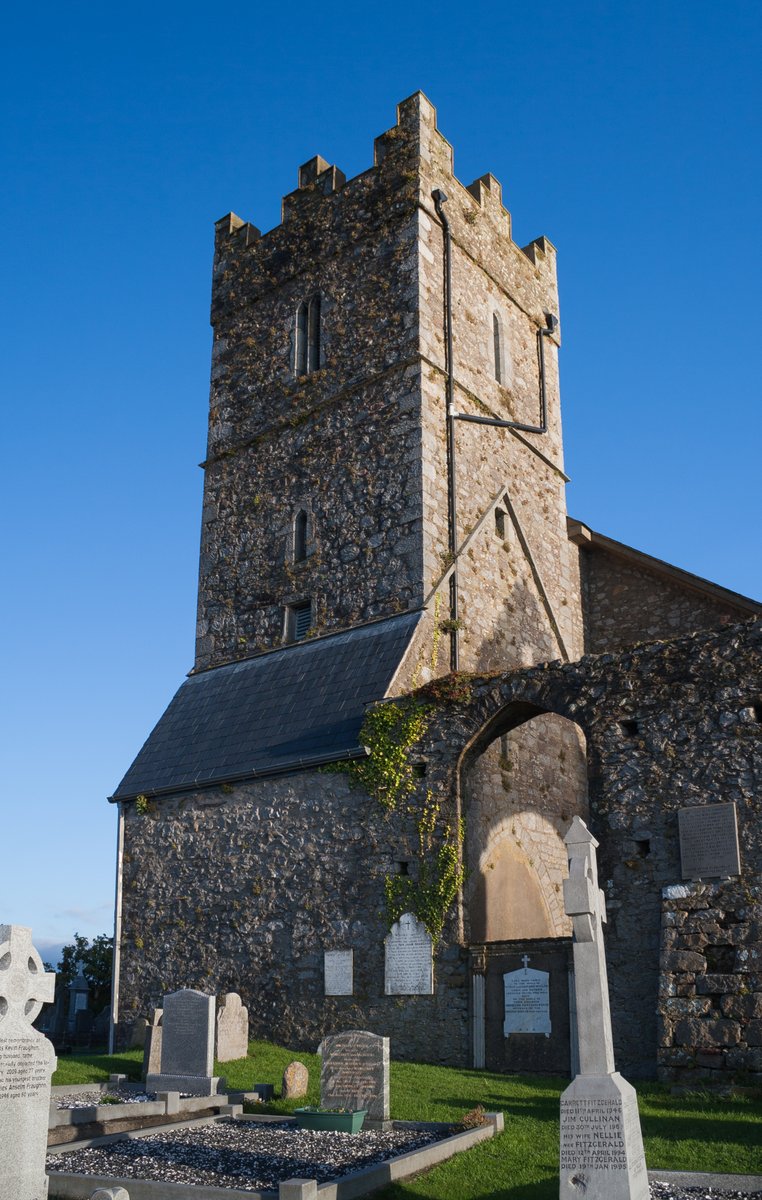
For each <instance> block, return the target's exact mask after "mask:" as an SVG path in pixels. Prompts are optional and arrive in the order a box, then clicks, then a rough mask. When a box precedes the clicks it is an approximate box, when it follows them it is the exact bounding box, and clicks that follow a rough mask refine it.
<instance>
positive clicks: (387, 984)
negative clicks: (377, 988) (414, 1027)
mask: <svg viewBox="0 0 762 1200" xmlns="http://www.w3.org/2000/svg"><path fill="white" fill-rule="evenodd" d="M384 950H385V960H384V993H385V994H386V995H387V996H430V995H431V994H432V993H433V991H434V970H433V965H432V955H431V938H430V937H429V934H428V931H427V930H426V926H425V925H423V924H422V923H421V922H420V921H419V920H418V918H417V917H416V916H415V914H414V913H403V914H402V916H401V917H400V919H399V921H395V923H394V924H393V925H392V927H391V929H390V931H389V933H388V934H387V936H386V937H385V938H384Z"/></svg>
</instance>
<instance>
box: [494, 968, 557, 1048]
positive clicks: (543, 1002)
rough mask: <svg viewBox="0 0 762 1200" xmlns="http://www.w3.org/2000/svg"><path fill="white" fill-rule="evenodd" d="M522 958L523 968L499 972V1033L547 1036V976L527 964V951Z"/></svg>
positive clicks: (548, 1023) (548, 1034)
mask: <svg viewBox="0 0 762 1200" xmlns="http://www.w3.org/2000/svg"><path fill="white" fill-rule="evenodd" d="M522 961H523V963H524V967H523V970H521V971H508V972H507V973H506V974H505V975H503V995H504V1004H505V1012H504V1018H503V1034H504V1036H505V1037H510V1036H511V1034H512V1033H544V1034H545V1037H550V1035H551V1032H552V1030H551V1024H550V975H549V973H548V972H547V971H535V970H534V968H533V967H530V966H528V965H527V964H528V962H529V955H528V954H525V955H524V958H523V960H522Z"/></svg>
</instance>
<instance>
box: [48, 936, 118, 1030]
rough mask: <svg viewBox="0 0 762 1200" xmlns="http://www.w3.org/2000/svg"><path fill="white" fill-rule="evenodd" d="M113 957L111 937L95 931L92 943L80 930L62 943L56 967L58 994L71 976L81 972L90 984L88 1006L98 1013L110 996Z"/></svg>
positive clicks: (67, 984)
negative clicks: (65, 944) (96, 934)
mask: <svg viewBox="0 0 762 1200" xmlns="http://www.w3.org/2000/svg"><path fill="white" fill-rule="evenodd" d="M113 957H114V939H113V938H112V937H108V936H107V935H106V934H105V933H100V934H98V936H97V937H95V938H93V940H92V942H91V941H90V940H89V939H88V938H86V937H83V936H82V935H81V934H79V933H75V934H74V941H73V942H71V943H70V944H69V945H68V946H64V948H63V950H62V951H61V959H60V961H59V963H58V966H57V968H56V974H57V975H58V980H57V983H56V992H57V993H58V994H59V995H60V994H61V992H62V991H63V989H64V988H67V987H68V986H69V984H70V983H71V982H72V980H73V979H76V977H77V975H78V974H79V968H80V966H81V967H82V974H83V975H84V977H85V979H86V980H87V982H88V984H89V985H90V1001H89V1007H90V1010H91V1011H92V1012H95V1013H98V1012H100V1011H101V1009H102V1008H104V1007H105V1006H106V1005H107V1004H108V1003H109V1001H110V999H111V965H112V962H113Z"/></svg>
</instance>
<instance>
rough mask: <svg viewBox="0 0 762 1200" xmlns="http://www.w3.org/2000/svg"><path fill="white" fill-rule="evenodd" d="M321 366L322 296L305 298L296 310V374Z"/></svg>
mask: <svg viewBox="0 0 762 1200" xmlns="http://www.w3.org/2000/svg"><path fill="white" fill-rule="evenodd" d="M319 367H320V297H319V296H312V297H311V299H309V300H303V301H302V303H301V304H300V305H299V307H298V308H297V310H296V334H295V347H294V374H295V375H310V374H312V372H313V371H317V370H318V368H319Z"/></svg>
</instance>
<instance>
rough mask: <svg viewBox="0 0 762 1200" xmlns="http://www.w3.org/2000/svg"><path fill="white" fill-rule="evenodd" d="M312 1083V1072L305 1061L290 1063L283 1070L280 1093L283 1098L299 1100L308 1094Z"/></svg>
mask: <svg viewBox="0 0 762 1200" xmlns="http://www.w3.org/2000/svg"><path fill="white" fill-rule="evenodd" d="M309 1085H310V1073H309V1071H308V1070H307V1068H306V1067H305V1065H304V1063H301V1062H299V1061H298V1060H297V1061H296V1062H292V1063H289V1064H288V1066H287V1067H286V1069H285V1071H284V1072H283V1081H282V1083H281V1088H280V1094H281V1099H282V1100H299V1099H301V1097H302V1096H306V1095H307V1089H308V1087H309Z"/></svg>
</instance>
